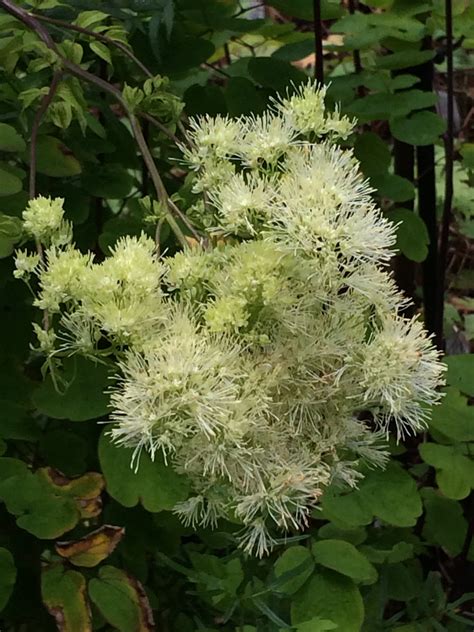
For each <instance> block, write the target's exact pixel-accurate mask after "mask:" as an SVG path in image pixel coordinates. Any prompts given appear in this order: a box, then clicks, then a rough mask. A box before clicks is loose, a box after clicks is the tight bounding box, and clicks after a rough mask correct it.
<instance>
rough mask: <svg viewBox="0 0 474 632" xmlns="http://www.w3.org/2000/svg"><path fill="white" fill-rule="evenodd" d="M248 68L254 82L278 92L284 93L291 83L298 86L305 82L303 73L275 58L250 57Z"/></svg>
mask: <svg viewBox="0 0 474 632" xmlns="http://www.w3.org/2000/svg"><path fill="white" fill-rule="evenodd" d="M248 68H249V73H250V75H251V77H252V79H253V80H254V81H256V82H257V83H259V84H260V85H261V86H263V87H264V88H271V89H272V90H278V91H280V92H285V90H286V89H287V87H288V86H289V85H290V84H291V83H292V82H293V83H294V84H298V83H301V82H303V81H305V80H306V75H305V74H304V73H303V72H301V71H300V70H298V69H297V68H295V67H294V66H292V65H291V64H290V63H288V62H287V61H282V60H281V59H276V58H275V57H252V58H251V60H250V61H249V66H248Z"/></svg>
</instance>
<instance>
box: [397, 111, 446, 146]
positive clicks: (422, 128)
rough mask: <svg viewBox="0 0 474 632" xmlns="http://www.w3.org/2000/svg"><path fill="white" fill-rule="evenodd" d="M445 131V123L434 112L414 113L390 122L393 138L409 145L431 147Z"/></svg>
mask: <svg viewBox="0 0 474 632" xmlns="http://www.w3.org/2000/svg"><path fill="white" fill-rule="evenodd" d="M445 130H446V123H445V122H444V120H443V119H442V118H441V117H440V116H438V115H437V114H435V113H434V112H424V111H423V112H415V113H414V114H412V115H411V116H410V117H409V118H397V119H394V120H393V121H391V122H390V131H391V132H392V134H393V136H394V137H395V138H396V139H397V140H401V141H402V142H404V143H408V144H409V145H422V146H423V145H432V144H434V143H436V141H437V140H438V138H439V137H440V135H441V134H443V132H444V131H445Z"/></svg>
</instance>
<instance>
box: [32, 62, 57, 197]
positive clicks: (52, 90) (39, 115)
mask: <svg viewBox="0 0 474 632" xmlns="http://www.w3.org/2000/svg"><path fill="white" fill-rule="evenodd" d="M62 76H63V73H62V71H60V70H57V71H56V72H55V73H54V75H53V79H52V81H51V85H50V86H49V90H48V92H47V93H46V94H45V95H44V97H43V99H42V100H41V104H40V107H39V109H38V111H37V112H36V114H35V118H34V120H33V126H32V128H31V145H30V181H29V197H30V200H32V199H33V198H34V197H36V162H37V153H36V148H37V140H38V131H39V128H40V125H41V121H42V120H43V117H44V115H45V114H46V111H47V109H48V108H49V106H50V105H51V102H52V101H53V99H54V95H55V94H56V90H57V88H58V85H59V82H60V81H61V78H62Z"/></svg>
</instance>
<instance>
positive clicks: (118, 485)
mask: <svg viewBox="0 0 474 632" xmlns="http://www.w3.org/2000/svg"><path fill="white" fill-rule="evenodd" d="M132 454H133V450H132V449H128V448H122V447H117V446H116V445H114V444H113V443H112V442H111V441H110V439H109V438H108V436H107V435H106V431H105V430H104V432H103V433H102V435H101V437H100V440H99V459H100V464H101V466H102V472H103V474H104V477H105V480H106V487H107V492H108V493H109V494H110V496H112V498H114V499H115V500H116V501H117V502H119V503H120V504H121V505H124V506H125V507H134V506H135V505H136V504H137V503H138V502H141V503H142V505H143V506H144V507H145V509H146V510H147V511H153V512H154V511H161V510H163V509H172V508H173V507H174V505H175V504H176V503H177V502H180V501H182V500H185V499H186V498H187V495H188V490H189V482H188V480H187V478H185V477H184V476H181V475H179V474H177V473H176V472H175V471H174V470H173V468H172V467H171V466H170V465H165V464H164V462H163V459H162V458H161V457H160V456H159V455H158V456H157V457H156V458H155V460H154V461H152V460H151V458H150V457H149V455H148V454H147V453H146V452H145V451H144V450H143V451H142V453H141V455H140V465H139V467H138V470H137V471H135V470H134V469H132V466H131V461H132Z"/></svg>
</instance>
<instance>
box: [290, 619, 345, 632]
mask: <svg viewBox="0 0 474 632" xmlns="http://www.w3.org/2000/svg"><path fill="white" fill-rule="evenodd" d="M338 627H339V626H338V625H336V624H335V623H333V622H332V621H329V619H321V618H320V617H314V618H313V619H311V620H310V621H304V622H303V623H300V624H299V625H297V626H296V628H295V629H296V632H326V630H335V629H336V628H338Z"/></svg>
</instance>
